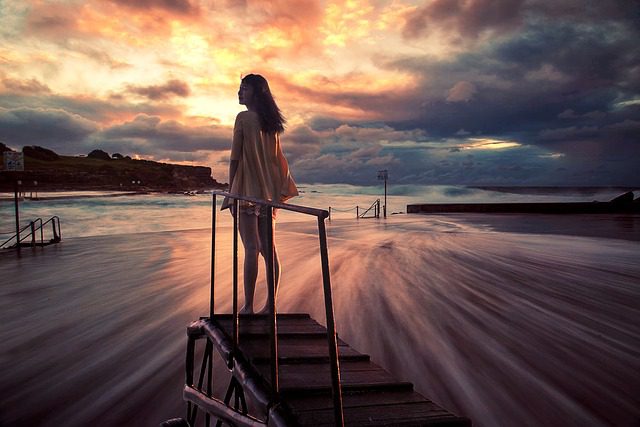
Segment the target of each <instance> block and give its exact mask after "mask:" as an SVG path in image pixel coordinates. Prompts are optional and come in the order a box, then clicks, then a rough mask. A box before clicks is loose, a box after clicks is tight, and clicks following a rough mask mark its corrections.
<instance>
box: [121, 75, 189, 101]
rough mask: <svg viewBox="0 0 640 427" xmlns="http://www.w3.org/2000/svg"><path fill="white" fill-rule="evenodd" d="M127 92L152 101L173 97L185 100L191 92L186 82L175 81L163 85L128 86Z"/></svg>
mask: <svg viewBox="0 0 640 427" xmlns="http://www.w3.org/2000/svg"><path fill="white" fill-rule="evenodd" d="M127 92H129V93H132V94H136V95H140V96H143V97H145V98H148V99H151V100H154V101H158V100H165V99H168V98H171V97H174V96H178V97H181V98H185V97H188V96H189V94H190V93H191V90H190V89H189V85H188V84H187V83H186V82H183V81H181V80H177V79H171V80H169V81H168V82H166V83H165V84H163V85H155V86H154V85H152V86H135V85H128V86H127Z"/></svg>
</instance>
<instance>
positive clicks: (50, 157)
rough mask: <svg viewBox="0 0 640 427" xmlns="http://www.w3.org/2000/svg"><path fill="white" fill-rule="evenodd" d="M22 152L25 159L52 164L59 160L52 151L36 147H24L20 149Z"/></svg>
mask: <svg viewBox="0 0 640 427" xmlns="http://www.w3.org/2000/svg"><path fill="white" fill-rule="evenodd" d="M22 152H23V153H24V155H25V157H31V158H32V159H38V160H44V161H47V162H52V161H54V160H58V159H59V158H60V156H58V155H57V154H56V153H55V152H54V151H53V150H49V149H48V148H44V147H38V146H37V145H31V146H24V147H22Z"/></svg>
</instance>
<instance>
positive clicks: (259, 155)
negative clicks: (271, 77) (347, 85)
mask: <svg viewBox="0 0 640 427" xmlns="http://www.w3.org/2000/svg"><path fill="white" fill-rule="evenodd" d="M238 98H239V102H240V104H241V105H245V106H246V107H247V111H242V112H240V113H239V114H238V115H237V117H236V123H235V125H234V128H233V143H232V146H231V157H230V162H229V186H230V190H229V191H230V192H231V193H233V194H239V195H242V196H249V197H255V198H258V199H263V200H270V201H275V202H284V201H286V200H288V199H290V198H291V197H294V196H297V195H298V189H297V188H296V184H295V182H294V181H293V178H292V177H291V174H290V172H289V165H288V163H287V160H286V159H285V157H284V155H283V154H282V149H281V147H280V134H281V133H282V132H284V123H285V119H284V117H283V116H282V113H281V112H280V109H279V108H278V106H277V105H276V102H275V101H274V99H273V96H272V95H271V90H270V89H269V84H268V83H267V80H266V79H265V78H264V77H262V76H260V75H258V74H249V75H247V76H245V77H244V78H243V79H242V82H241V84H240V90H239V91H238ZM228 207H231V202H230V201H229V200H228V199H225V201H224V202H223V205H222V209H226V208H228ZM231 213H232V214H233V215H236V213H235V212H233V211H232V212H231ZM238 223H239V226H238V227H239V229H240V237H241V239H242V244H243V245H244V298H245V304H244V307H242V309H240V313H242V314H251V313H253V296H254V293H255V289H256V278H257V276H258V255H259V254H262V257H263V258H264V259H265V265H266V260H267V257H266V254H267V252H266V251H267V249H268V248H267V247H266V242H267V232H268V229H269V227H271V228H272V230H273V231H274V232H275V210H274V219H273V222H272V223H271V224H269V222H268V219H267V209H266V207H265V206H260V205H256V204H253V203H250V202H245V201H242V200H241V201H239V217H238ZM273 255H274V257H273V266H274V275H275V286H276V290H277V289H278V284H279V282H280V260H279V258H278V253H277V251H276V248H275V233H274V240H273ZM274 294H275V292H274ZM271 304H272V301H271V300H269V301H268V302H267V305H265V307H264V308H263V309H262V310H260V313H267V312H269V308H270V307H271Z"/></svg>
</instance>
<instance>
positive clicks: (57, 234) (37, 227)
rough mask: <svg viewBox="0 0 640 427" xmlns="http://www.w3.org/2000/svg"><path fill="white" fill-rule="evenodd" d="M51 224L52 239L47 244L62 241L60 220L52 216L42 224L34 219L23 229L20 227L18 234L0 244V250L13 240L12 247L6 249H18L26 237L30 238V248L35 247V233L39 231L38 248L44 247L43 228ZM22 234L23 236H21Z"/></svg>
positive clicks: (40, 220) (39, 219)
mask: <svg viewBox="0 0 640 427" xmlns="http://www.w3.org/2000/svg"><path fill="white" fill-rule="evenodd" d="M49 223H51V229H52V238H51V239H50V240H49V241H48V242H47V243H58V242H60V241H61V240H62V231H61V229H60V218H58V216H56V215H54V216H52V217H51V218H49V219H48V220H46V221H45V222H42V218H36V219H34V220H33V221H29V223H28V224H27V225H25V226H24V227H22V228H21V229H19V230H18V232H17V233H16V234H14V235H13V236H11V237H9V238H8V239H7V240H5V241H4V242H2V243H1V244H0V248H4V247H6V245H7V244H8V243H10V242H12V241H13V240H16V243H14V244H13V246H8V247H17V248H19V247H20V246H21V244H22V241H23V240H25V239H27V238H28V237H31V243H30V245H31V246H37V245H38V243H37V242H36V231H40V243H39V245H40V246H44V245H45V243H44V227H45V226H46V225H47V224H49ZM26 230H29V231H28V232H26V233H25V231H26ZM23 233H24V234H23Z"/></svg>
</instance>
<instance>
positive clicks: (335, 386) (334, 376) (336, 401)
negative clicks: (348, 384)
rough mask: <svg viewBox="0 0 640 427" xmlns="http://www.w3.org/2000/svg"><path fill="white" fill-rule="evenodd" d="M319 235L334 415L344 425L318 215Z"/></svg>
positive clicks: (324, 239) (326, 264)
mask: <svg viewBox="0 0 640 427" xmlns="http://www.w3.org/2000/svg"><path fill="white" fill-rule="evenodd" d="M318 235H319V237H320V259H321V262H322V285H323V288H324V309H325V314H326V317H327V340H328V342H329V357H330V359H331V392H332V394H333V415H334V419H335V424H336V426H344V415H343V411H342V386H341V384H340V362H339V360H338V338H337V336H336V325H335V320H334V318H333V299H332V296H331V277H330V273H329V253H328V250H327V231H326V229H325V224H324V218H321V217H318Z"/></svg>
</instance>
